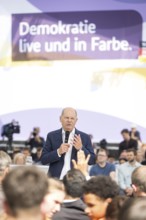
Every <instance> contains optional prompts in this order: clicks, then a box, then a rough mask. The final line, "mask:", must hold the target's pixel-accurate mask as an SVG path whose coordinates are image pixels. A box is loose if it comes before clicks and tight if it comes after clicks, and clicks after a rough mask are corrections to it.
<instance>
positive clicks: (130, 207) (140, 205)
mask: <svg viewBox="0 0 146 220" xmlns="http://www.w3.org/2000/svg"><path fill="white" fill-rule="evenodd" d="M118 220H146V198H145V197H143V198H130V199H128V200H127V201H126V202H125V203H124V205H123V206H122V208H121V210H120V212H119V216H118Z"/></svg>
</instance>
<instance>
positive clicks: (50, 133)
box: [48, 128, 62, 136]
mask: <svg viewBox="0 0 146 220" xmlns="http://www.w3.org/2000/svg"><path fill="white" fill-rule="evenodd" d="M61 132H62V129H61V128H60V129H57V130H54V131H50V132H49V133H48V135H49V136H50V135H55V134H59V133H61Z"/></svg>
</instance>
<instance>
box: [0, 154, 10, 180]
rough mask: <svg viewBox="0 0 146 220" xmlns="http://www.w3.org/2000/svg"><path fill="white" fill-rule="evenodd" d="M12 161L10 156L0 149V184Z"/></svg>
mask: <svg viewBox="0 0 146 220" xmlns="http://www.w3.org/2000/svg"><path fill="white" fill-rule="evenodd" d="M11 163H12V160H11V158H10V156H9V155H8V154H7V153H6V152H4V151H2V150H1V151H0V184H1V182H2V180H3V179H4V178H5V176H6V174H7V173H8V172H9V169H10V164H11Z"/></svg>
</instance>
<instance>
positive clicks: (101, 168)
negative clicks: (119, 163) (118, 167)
mask: <svg viewBox="0 0 146 220" xmlns="http://www.w3.org/2000/svg"><path fill="white" fill-rule="evenodd" d="M107 160H108V152H107V150H106V149H104V148H100V149H99V150H98V151H97V160H96V164H95V165H93V166H92V167H91V169H90V176H98V175H105V176H110V177H111V178H112V179H113V180H115V175H116V173H115V165H114V164H112V163H109V162H107Z"/></svg>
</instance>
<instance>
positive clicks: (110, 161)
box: [108, 154, 116, 164]
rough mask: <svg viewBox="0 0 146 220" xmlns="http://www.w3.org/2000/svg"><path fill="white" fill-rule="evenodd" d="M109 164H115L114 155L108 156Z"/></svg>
mask: <svg viewBox="0 0 146 220" xmlns="http://www.w3.org/2000/svg"><path fill="white" fill-rule="evenodd" d="M108 162H109V163H113V164H114V163H115V162H116V158H115V156H114V155H112V154H109V155H108Z"/></svg>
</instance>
